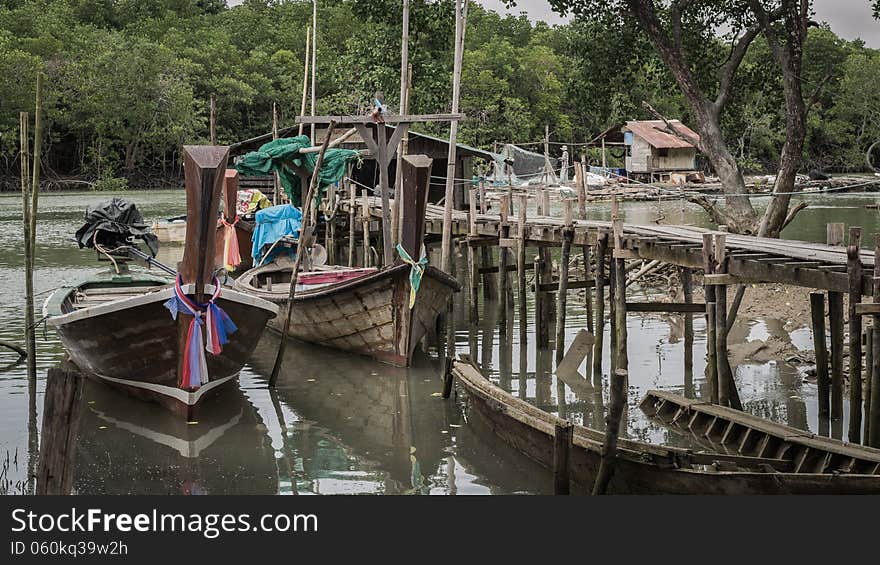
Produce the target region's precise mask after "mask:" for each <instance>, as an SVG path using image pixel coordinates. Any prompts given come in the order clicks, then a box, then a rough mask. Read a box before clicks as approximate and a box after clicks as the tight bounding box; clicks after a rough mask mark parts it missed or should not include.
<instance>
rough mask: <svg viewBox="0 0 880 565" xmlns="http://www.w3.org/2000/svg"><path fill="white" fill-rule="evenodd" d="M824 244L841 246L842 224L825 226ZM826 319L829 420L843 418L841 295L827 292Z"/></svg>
mask: <svg viewBox="0 0 880 565" xmlns="http://www.w3.org/2000/svg"><path fill="white" fill-rule="evenodd" d="M825 231H826V243H827V244H828V245H843V231H844V224H843V223H839V222H838V223H831V224H828V225H826V226H825ZM828 319H829V322H830V323H829V325H830V329H831V420H832V421H839V420H840V419H841V418H843V294H842V293H840V292H835V291H828Z"/></svg>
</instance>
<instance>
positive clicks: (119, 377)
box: [44, 146, 277, 415]
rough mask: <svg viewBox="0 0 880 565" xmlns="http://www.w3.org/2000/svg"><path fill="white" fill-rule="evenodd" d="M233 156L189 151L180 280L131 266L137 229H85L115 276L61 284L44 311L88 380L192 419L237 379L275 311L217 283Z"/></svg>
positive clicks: (223, 151)
mask: <svg viewBox="0 0 880 565" xmlns="http://www.w3.org/2000/svg"><path fill="white" fill-rule="evenodd" d="M227 154H228V148H226V147H199V146H185V147H184V164H185V171H186V191H187V204H188V206H187V209H188V212H187V230H188V236H187V242H186V246H185V249H184V257H183V261H182V263H181V267H180V272H179V273H175V274H176V275H177V276H176V278H174V279H172V278H169V277H163V276H157V275H155V274H152V273H144V272H137V271H131V270H129V269H128V267H127V265H126V263H125V259H126V257H125V253H126V252H128V253H129V255H130V254H131V253H136V252H137V251H136V250H135V248H134V247H132V244H131V241H130V240H131V235H130V233H129V230H130V229H131V228H130V227H126V228H125V229H123V230H121V233H120V231H119V228H120V226H124V225H126V224H123V223H121V222H119V221H118V220H116V219H111V220H110V221H109V225H108V223H107V222H99V223H95V224H89V223H87V225H86V226H84V228H83V229H85V230H86V231H87V232H88V233H93V234H94V235H92V236H91V237H89V238H88V239H87V241H91V242H92V244H93V245H92V246H93V247H94V248H95V249H96V250H98V251H99V252H100V253H101V254H102V256H104V257H106V258H107V259H108V260H109V261H112V262H113V269H112V270H111V271H110V272H108V273H104V274H101V275H97V276H94V277H91V278H89V279H88V280H84V281H81V282H78V283H75V284H71V285H66V286H63V287H61V288H60V289H58V290H57V291H56V292H55V293H53V294H52V296H50V297H49V299H48V300H47V302H46V304H45V306H44V311H45V314H46V315H47V316H48V322H49V323H50V324H51V325H53V326H54V327H55V328H56V329H57V331H58V335H59V336H60V338H61V342H62V344H63V346H64V348H65V349H66V350H67V352H68V354H69V355H70V358H71V359H72V360H73V362H74V363H75V364H76V365H77V366H78V367H79V368H80V369H81V370H82V371H83V372H84V373H86V374H88V375H89V376H93V377H96V378H98V379H100V380H102V381H103V382H105V383H107V384H110V385H113V386H115V387H118V388H121V389H124V390H126V391H128V392H130V393H132V394H134V395H136V396H139V397H142V398H145V399H150V400H156V401H158V402H160V403H162V404H165V405H166V406H169V407H170V408H172V409H174V410H176V411H179V412H181V413H185V414H187V415H190V414H191V413H192V411H193V409H194V408H195V407H196V406H197V405H198V404H199V403H200V402H201V401H202V400H203V399H204V398H205V397H206V396H207V395H208V394H209V393H211V392H213V391H215V390H218V389H219V388H220V387H221V386H222V385H224V384H226V383H228V382H230V381H232V380H234V379H235V377H236V376H237V375H238V373H239V371H240V370H241V368H242V366H243V365H244V364H245V362H246V361H247V360H248V358H249V357H250V355H251V353H252V352H253V350H254V348H255V347H256V345H257V342H258V340H259V338H260V335H261V334H262V332H263V329H264V328H265V327H266V324H267V322H268V321H269V320H270V319H271V318H273V317H274V316H275V314H276V312H277V308H276V306H275V305H274V304H272V303H271V302H267V301H265V300H262V299H260V298H258V297H255V296H248V295H245V294H242V293H239V292H236V291H234V290H231V289H228V288H221V287H220V283H219V282H218V280H217V278H216V277H214V276H213V273H214V265H213V258H214V230H215V228H214V226H215V220H214V218H216V217H217V214H218V198H217V197H218V195H219V193H220V191H221V189H222V187H223V171H224V169H225V166H226V159H227ZM132 208H134V207H133V206H132ZM135 211H136V208H135ZM87 217H88V214H87ZM137 218H138V219H139V218H140V214H137ZM139 225H140V224H139ZM113 230H116V231H113ZM78 235H79V232H78ZM81 243H82V240H81ZM111 246H112V248H111ZM141 255H142V256H144V257H146V259H147V260H148V262H149V263H150V264H153V265H157V264H158V262H156V261H155V260H152V259H151V258H150V257H149V256H147V255H145V254H141ZM163 267H164V266H163ZM164 268H165V269H166V270H168V271H171V272H172V273H173V270H171V269H170V268H168V267H164ZM196 318H197V320H196ZM206 349H207V351H206Z"/></svg>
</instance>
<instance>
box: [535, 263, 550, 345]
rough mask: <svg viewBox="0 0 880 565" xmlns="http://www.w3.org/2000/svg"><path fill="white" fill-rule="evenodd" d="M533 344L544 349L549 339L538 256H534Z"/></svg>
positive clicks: (540, 264) (542, 277) (542, 267)
mask: <svg viewBox="0 0 880 565" xmlns="http://www.w3.org/2000/svg"><path fill="white" fill-rule="evenodd" d="M534 266H535V343H536V345H537V347H538V348H546V347H547V345H548V342H549V341H550V339H549V333H550V332H549V328H548V327H547V319H546V311H547V307H546V306H545V305H544V301H545V300H546V299H547V298H546V296H545V295H544V293H543V292H541V283H543V282H544V274H543V273H544V265H543V261H542V260H541V256H540V255H536V256H535V261H534Z"/></svg>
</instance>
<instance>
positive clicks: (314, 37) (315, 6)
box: [311, 0, 318, 145]
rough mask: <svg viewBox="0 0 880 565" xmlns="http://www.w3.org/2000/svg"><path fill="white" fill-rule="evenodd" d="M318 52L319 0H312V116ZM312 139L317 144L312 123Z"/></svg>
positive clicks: (313, 143) (313, 113) (313, 112)
mask: <svg viewBox="0 0 880 565" xmlns="http://www.w3.org/2000/svg"><path fill="white" fill-rule="evenodd" d="M317 54H318V0H312V68H311V73H312V105H311V113H312V116H314V115H315V98H316V92H315V76H316V73H315V69H316V67H317V60H316V59H317V56H318V55H317ZM311 140H312V145H315V142H316V140H317V137H315V124H312V131H311Z"/></svg>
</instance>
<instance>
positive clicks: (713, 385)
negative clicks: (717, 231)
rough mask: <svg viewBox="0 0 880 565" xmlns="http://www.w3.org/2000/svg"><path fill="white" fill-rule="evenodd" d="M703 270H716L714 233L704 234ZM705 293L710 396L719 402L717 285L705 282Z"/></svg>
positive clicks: (707, 370)
mask: <svg viewBox="0 0 880 565" xmlns="http://www.w3.org/2000/svg"><path fill="white" fill-rule="evenodd" d="M703 271H704V272H705V273H706V274H707V275H711V274H713V273H714V272H715V252H714V249H713V248H712V234H711V233H706V234H703ZM703 290H704V294H705V296H706V382H707V384H708V385H709V398H710V400H711V401H712V402H713V403H715V404H718V402H719V398H718V393H719V386H718V384H719V383H718V360H717V356H716V347H717V346H716V343H717V338H716V336H715V331H716V328H717V323H716V321H715V316H716V310H715V287H714V286H713V285H710V284H703Z"/></svg>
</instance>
